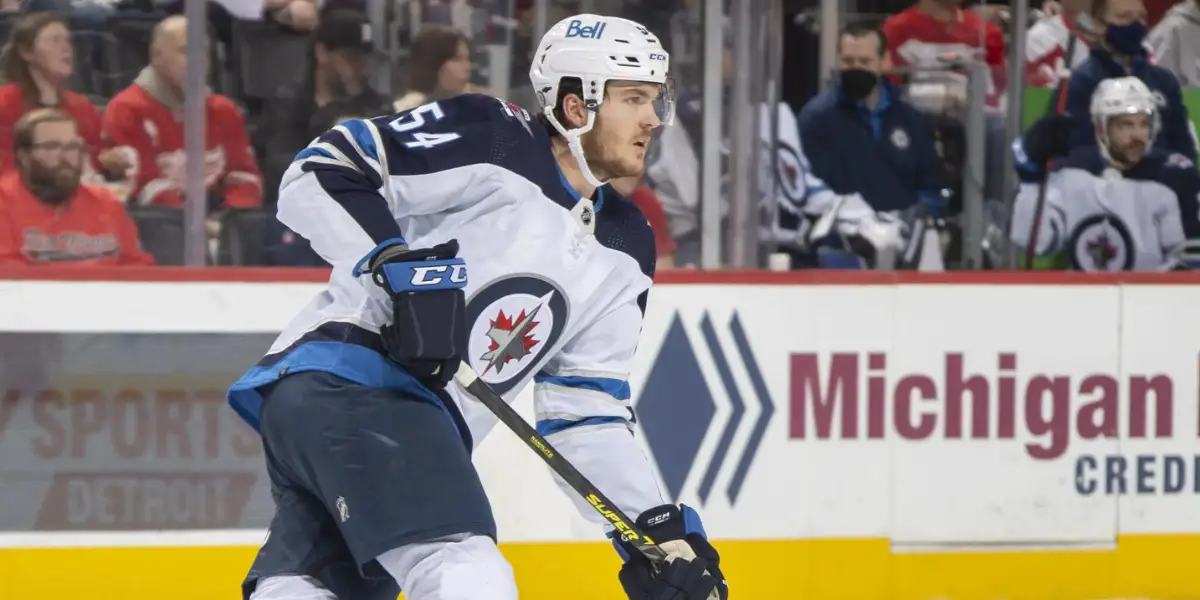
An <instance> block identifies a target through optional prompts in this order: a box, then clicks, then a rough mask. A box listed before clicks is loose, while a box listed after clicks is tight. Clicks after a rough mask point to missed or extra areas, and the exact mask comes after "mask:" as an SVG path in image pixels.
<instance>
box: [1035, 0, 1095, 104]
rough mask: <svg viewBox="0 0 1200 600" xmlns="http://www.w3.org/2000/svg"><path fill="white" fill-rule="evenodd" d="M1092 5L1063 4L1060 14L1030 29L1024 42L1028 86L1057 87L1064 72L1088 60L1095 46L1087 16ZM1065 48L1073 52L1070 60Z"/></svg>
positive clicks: (1081, 0) (1080, 0)
mask: <svg viewBox="0 0 1200 600" xmlns="http://www.w3.org/2000/svg"><path fill="white" fill-rule="evenodd" d="M1091 4H1092V1H1091V0H1063V4H1062V12H1061V13H1059V14H1056V15H1053V16H1050V17H1046V18H1044V19H1039V20H1038V22H1037V23H1034V24H1033V27H1030V28H1029V33H1028V35H1027V36H1026V38H1025V40H1026V41H1025V77H1026V80H1025V83H1026V84H1027V85H1031V86H1034V87H1047V88H1052V87H1056V86H1057V85H1058V81H1059V79H1060V75H1061V74H1062V72H1063V71H1070V70H1071V69H1074V68H1075V67H1078V66H1079V65H1081V64H1083V61H1085V60H1087V57H1088V49H1089V48H1090V47H1091V45H1092V44H1093V43H1094V42H1095V38H1094V37H1093V35H1092V26H1091V19H1092V18H1091V15H1089V14H1088V13H1089V10H1090V9H1091ZM1072 38H1073V39H1074V41H1075V43H1074V45H1073V46H1072V43H1071V40H1072ZM1068 48H1072V50H1071V56H1070V57H1067V56H1066V54H1067V49H1068Z"/></svg>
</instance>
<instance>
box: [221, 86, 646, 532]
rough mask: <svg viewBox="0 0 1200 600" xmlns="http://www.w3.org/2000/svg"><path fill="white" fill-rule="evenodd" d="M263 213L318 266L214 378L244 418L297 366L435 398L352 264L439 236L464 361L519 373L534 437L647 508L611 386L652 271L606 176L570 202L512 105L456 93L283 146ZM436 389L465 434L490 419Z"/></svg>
mask: <svg viewBox="0 0 1200 600" xmlns="http://www.w3.org/2000/svg"><path fill="white" fill-rule="evenodd" d="M278 210H279V219H280V220H281V221H282V222H283V223H284V224H285V225H287V226H288V227H290V228H291V229H292V230H294V231H296V232H297V233H299V234H300V235H302V236H304V237H305V238H307V239H308V240H309V241H310V242H311V243H312V247H313V249H314V250H315V251H316V252H317V253H318V254H320V255H321V256H322V257H323V258H324V259H325V260H326V261H328V262H329V263H330V264H332V265H333V273H332V275H331V277H330V280H329V287H328V288H327V289H326V290H325V291H323V292H321V293H320V294H319V295H318V296H317V297H316V298H314V299H313V300H312V302H311V303H310V304H309V305H308V307H307V308H305V309H304V310H303V311H302V312H301V313H300V314H299V315H297V316H296V318H295V319H294V320H293V321H292V322H291V324H290V325H288V327H287V329H286V330H285V331H284V332H283V334H282V335H280V336H279V338H278V339H277V340H276V342H275V344H274V345H273V346H272V347H271V348H270V350H269V351H268V352H267V355H266V357H264V358H263V359H262V361H260V362H259V363H258V365H256V366H255V367H254V368H252V369H251V370H250V371H249V372H247V373H246V375H245V376H243V377H242V379H241V380H239V381H238V382H237V383H236V384H235V385H234V386H233V388H232V389H231V391H230V394H229V402H230V404H231V405H232V407H233V408H234V409H235V410H236V411H237V412H238V413H239V414H240V415H241V416H242V417H243V418H244V419H245V420H246V421H247V422H249V423H250V424H251V425H252V426H255V427H257V424H258V415H259V410H260V406H261V397H260V396H259V395H258V393H257V391H256V390H257V389H258V388H260V387H261V386H264V385H267V384H269V383H271V382H272V381H274V380H276V379H277V378H279V377H280V376H282V375H284V374H286V373H289V372H297V371H302V370H321V371H327V372H331V373H334V374H336V375H338V376H340V377H343V378H346V379H350V380H352V381H355V382H357V383H360V384H362V385H368V386H373V387H383V388H392V389H402V390H405V391H407V392H408V393H411V394H415V395H418V396H422V397H426V398H428V399H429V400H430V401H431V402H435V403H439V404H444V403H443V398H442V397H440V396H439V395H437V394H434V393H433V392H431V391H429V390H428V389H427V388H425V387H424V386H423V385H421V384H419V383H418V382H417V381H416V380H415V379H413V378H412V377H411V376H410V375H408V373H407V372H405V371H404V370H403V369H401V368H400V367H399V366H398V365H396V364H395V363H393V362H392V361H390V360H389V359H388V358H386V355H385V352H384V350H383V348H382V343H381V341H380V337H379V335H378V331H379V329H380V326H382V325H384V324H386V323H388V322H389V321H390V319H391V301H390V299H389V298H388V297H387V295H386V294H385V293H384V291H383V290H382V289H380V288H379V287H378V286H377V285H376V284H375V283H373V282H372V281H371V280H370V277H368V276H364V277H354V276H353V275H352V270H353V268H354V266H355V263H357V262H358V261H359V260H360V259H361V258H362V257H364V256H366V255H367V254H368V253H369V252H371V251H372V250H373V249H374V248H376V247H377V246H378V245H383V244H385V243H387V242H388V241H389V240H392V239H394V238H403V239H404V240H406V241H407V243H408V245H409V246H410V247H412V248H428V247H431V246H434V245H436V244H439V243H442V242H445V241H448V240H450V239H457V240H458V241H459V244H460V247H461V250H460V253H459V256H461V257H462V258H463V259H464V260H465V262H466V265H467V269H468V272H469V280H468V283H467V287H466V289H465V292H466V295H467V313H468V322H467V325H466V327H467V328H468V329H467V330H468V332H469V352H468V356H467V357H466V359H465V360H468V361H469V363H470V365H471V366H472V367H474V369H475V371H476V372H477V373H479V374H480V375H481V377H482V379H483V380H484V381H487V382H488V383H489V384H491V386H492V387H493V388H494V389H495V390H496V391H497V392H498V393H500V394H502V395H503V397H504V398H505V399H506V400H508V401H509V402H511V401H512V400H513V399H514V398H515V397H516V396H517V394H518V393H519V392H520V391H521V390H522V389H523V388H524V387H525V386H526V385H527V384H528V383H529V382H530V381H532V382H533V383H534V386H535V392H534V399H535V408H536V416H537V423H536V425H537V429H538V431H539V432H540V433H542V434H543V435H545V436H547V437H548V438H549V439H550V441H551V442H552V443H554V444H555V446H556V448H557V449H558V450H559V451H560V452H561V453H562V454H563V455H564V456H566V457H567V458H568V459H569V460H570V461H571V462H572V463H574V464H575V466H576V467H578V468H579V470H580V471H581V472H583V474H584V475H586V476H587V477H588V478H589V479H591V480H592V482H593V483H595V484H596V485H597V486H598V487H599V488H600V489H601V490H603V491H604V492H605V493H606V494H608V495H609V496H610V497H611V498H612V500H613V501H614V502H615V503H616V504H617V505H618V506H620V507H621V508H622V509H624V510H625V511H626V512H627V513H628V514H631V515H636V514H639V513H641V512H642V511H644V510H646V509H648V508H651V507H653V506H657V505H661V504H663V503H664V500H663V497H662V495H661V493H660V491H659V489H658V485H657V479H656V477H655V476H654V474H653V472H652V470H651V467H650V463H649V461H647V460H646V458H645V456H644V455H643V453H642V451H641V449H640V448H639V447H638V445H637V444H636V443H635V441H634V438H633V434H632V425H631V420H632V409H631V407H630V390H629V384H628V382H627V380H628V376H629V371H630V365H631V361H632V359H633V355H634V350H635V348H636V346H637V341H638V336H639V333H640V330H641V320H642V313H643V310H644V308H645V302H646V298H647V294H648V291H649V288H650V285H651V281H652V277H653V268H654V267H653V265H654V261H655V252H654V239H653V235H652V234H651V231H650V226H649V224H648V223H647V222H646V219H645V217H644V216H643V215H642V213H641V212H640V211H639V210H638V209H637V207H636V206H635V205H634V204H633V203H632V202H630V201H629V200H627V199H625V198H623V197H621V196H620V195H619V194H617V193H616V192H615V191H613V190H612V188H611V187H608V186H606V187H604V188H601V189H600V190H597V193H596V197H595V199H594V203H593V201H592V199H586V198H580V197H579V195H578V194H577V193H576V192H575V191H574V190H573V189H572V188H571V187H570V186H569V185H567V183H566V180H565V178H564V177H563V176H562V173H561V172H560V171H559V169H558V164H557V162H556V161H555V159H554V157H553V155H552V153H551V147H550V142H549V138H548V136H547V134H546V132H545V129H544V128H543V127H542V126H540V125H539V124H537V123H535V122H533V121H532V120H531V119H530V116H529V114H528V113H527V112H525V111H524V110H522V109H520V108H518V107H517V106H515V105H513V104H511V103H507V102H504V101H501V100H499V99H496V98H493V97H490V96H483V95H464V96H458V97H455V98H450V99H447V100H442V101H439V102H433V103H429V104H425V105H423V106H421V107H419V108H416V109H414V110H412V111H409V112H404V113H399V114H397V115H391V116H386V117H377V118H373V119H370V120H350V121H346V122H344V123H342V124H340V125H338V126H337V127H335V128H334V129H333V130H331V131H329V132H327V133H325V134H323V135H321V136H320V137H319V138H317V139H316V140H314V141H313V143H312V144H310V145H309V146H308V148H306V149H305V150H303V151H302V152H301V153H300V154H299V155H298V156H297V157H296V160H295V162H293V164H292V165H291V167H290V168H289V169H288V171H287V173H286V174H285V175H284V177H283V183H282V185H281V187H280V193H279V208H278ZM445 392H446V394H447V395H448V396H449V398H450V399H451V400H452V406H450V407H449V410H448V412H451V413H453V412H455V411H456V410H457V411H460V412H461V418H462V422H463V423H465V426H466V429H468V430H469V433H470V438H471V439H472V440H473V441H474V443H475V444H478V442H479V441H480V440H482V439H483V437H484V436H485V435H486V434H487V433H488V431H489V430H490V429H491V428H492V427H493V426H494V425H495V423H496V418H495V417H494V416H493V415H492V414H491V413H490V412H489V411H488V410H487V409H486V408H485V407H484V406H483V405H482V404H481V403H479V402H478V401H477V400H474V399H473V398H471V397H470V396H469V395H468V394H467V393H466V392H465V391H464V390H463V389H462V388H461V387H459V385H458V383H457V382H451V383H450V384H449V385H448V386H447V387H446V390H445ZM451 417H452V418H456V415H453V414H452V415H451ZM560 485H561V482H560ZM569 495H570V496H571V498H572V499H573V500H574V501H575V502H576V503H577V505H578V506H579V508H580V511H581V513H582V514H584V515H585V516H586V517H588V518H589V519H593V520H597V521H599V519H598V518H597V517H596V516H595V512H594V510H592V509H591V508H590V507H589V506H588V505H587V504H586V503H584V502H583V501H582V500H581V499H579V498H577V497H576V494H574V493H570V494H569Z"/></svg>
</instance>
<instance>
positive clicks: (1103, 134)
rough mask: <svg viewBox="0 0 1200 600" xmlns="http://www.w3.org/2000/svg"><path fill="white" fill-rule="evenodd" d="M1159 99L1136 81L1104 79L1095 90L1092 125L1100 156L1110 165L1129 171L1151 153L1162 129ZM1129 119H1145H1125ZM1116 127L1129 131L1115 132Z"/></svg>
mask: <svg viewBox="0 0 1200 600" xmlns="http://www.w3.org/2000/svg"><path fill="white" fill-rule="evenodd" d="M1158 98H1159V97H1156V96H1155V94H1154V92H1151V91H1150V88H1149V87H1147V86H1146V84H1145V83H1143V82H1142V80H1140V79H1138V78H1137V77H1119V78H1116V79H1105V80H1104V81H1101V82H1100V85H1099V86H1097V87H1096V91H1095V92H1094V93H1093V94H1092V109H1091V113H1092V125H1093V127H1095V129H1096V141H1097V142H1098V143H1099V145H1100V152H1101V154H1103V155H1104V159H1105V160H1107V161H1108V162H1109V163H1110V164H1115V165H1118V166H1120V165H1124V166H1126V167H1130V166H1133V165H1134V164H1136V163H1137V162H1139V161H1140V160H1141V159H1142V157H1143V156H1145V155H1146V153H1148V152H1149V151H1150V148H1151V147H1152V146H1153V145H1154V138H1155V137H1157V136H1158V130H1159V127H1160V126H1161V123H1160V117H1159V99H1158ZM1130 116H1142V117H1143V118H1135V119H1128V118H1124V117H1130ZM1117 119H1121V121H1120V122H1116V120H1117ZM1114 126H1116V127H1123V128H1126V129H1129V131H1116V130H1114V129H1113V127H1114ZM1135 129H1136V130H1142V131H1133V130H1135Z"/></svg>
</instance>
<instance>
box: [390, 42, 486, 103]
mask: <svg viewBox="0 0 1200 600" xmlns="http://www.w3.org/2000/svg"><path fill="white" fill-rule="evenodd" d="M408 60H409V77H408V85H409V92H408V93H407V94H405V95H403V96H401V97H400V99H399V100H396V104H395V111H396V112H400V111H404V110H410V109H413V108H416V107H418V106H421V105H422V104H425V103H426V102H431V101H433V100H438V99H441V98H449V97H450V96H457V95H458V94H463V93H466V92H468V91H473V89H472V86H471V44H470V42H469V41H468V40H467V36H465V35H463V34H462V33H460V32H459V31H458V30H456V29H451V28H449V27H445V26H442V25H426V26H424V27H422V28H421V33H419V34H417V39H416V40H414V41H413V45H412V49H411V51H410V54H409V59H408Z"/></svg>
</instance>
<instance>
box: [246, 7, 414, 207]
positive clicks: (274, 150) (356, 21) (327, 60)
mask: <svg viewBox="0 0 1200 600" xmlns="http://www.w3.org/2000/svg"><path fill="white" fill-rule="evenodd" d="M369 26H370V25H369V23H368V20H367V17H366V15H364V14H363V13H361V12H359V11H355V10H350V9H335V10H331V11H329V12H328V13H326V14H325V15H324V17H323V21H322V23H321V27H320V29H318V30H317V34H316V39H315V41H314V43H313V54H312V58H313V64H312V69H311V73H310V75H309V80H308V82H307V87H306V88H304V89H305V92H304V93H303V95H302V96H301V97H299V98H296V99H290V98H289V99H282V100H278V101H274V102H268V103H267V105H266V107H265V108H264V110H263V113H264V119H265V120H266V123H265V131H264V133H265V136H264V137H265V138H266V141H265V149H266V159H265V162H264V169H263V170H264V175H265V176H266V179H267V181H268V182H269V185H268V189H271V190H274V189H276V188H278V186H279V180H280V179H281V178H282V176H283V172H284V171H285V170H287V167H288V165H290V164H291V162H292V157H294V156H295V155H296V153H297V152H299V151H300V150H301V149H303V148H304V147H305V146H307V145H308V143H309V142H310V141H312V139H313V138H315V137H317V136H319V135H321V134H322V133H324V132H325V131H328V130H329V129H330V128H331V127H333V126H334V125H336V124H338V123H339V122H341V121H344V120H346V119H350V118H370V117H375V116H379V115H386V114H388V113H390V112H392V106H391V102H390V101H389V100H388V99H387V98H384V97H383V96H381V95H380V94H378V93H376V92H375V90H373V89H371V85H370V83H369V82H368V81H367V72H366V57H367V55H368V54H369V53H370V52H371V39H370V35H369V33H370V30H369V29H368V27H369Z"/></svg>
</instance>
